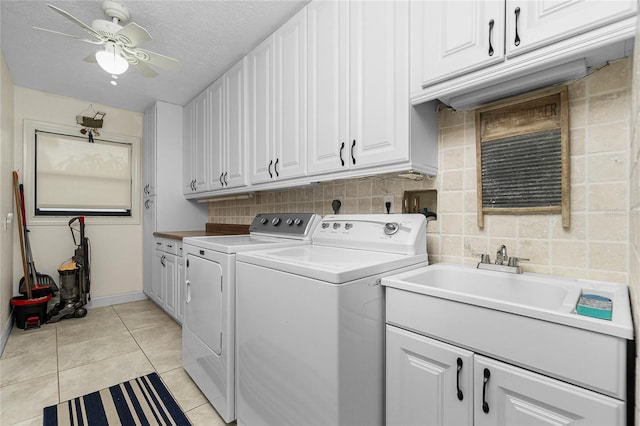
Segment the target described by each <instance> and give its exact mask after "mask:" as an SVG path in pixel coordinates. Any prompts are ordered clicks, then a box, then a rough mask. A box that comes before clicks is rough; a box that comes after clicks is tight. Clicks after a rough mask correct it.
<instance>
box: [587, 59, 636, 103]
mask: <svg viewBox="0 0 640 426" xmlns="http://www.w3.org/2000/svg"><path fill="white" fill-rule="evenodd" d="M587 81H588V87H587V90H588V92H589V95H597V94H599V93H606V92H610V91H612V90H620V89H625V88H627V87H629V84H630V83H631V61H629V60H620V61H614V62H610V63H609V64H608V65H606V66H604V67H602V68H601V69H600V70H599V71H598V73H597V74H596V78H591V79H588V80H587Z"/></svg>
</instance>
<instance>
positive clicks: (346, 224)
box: [344, 223, 353, 231]
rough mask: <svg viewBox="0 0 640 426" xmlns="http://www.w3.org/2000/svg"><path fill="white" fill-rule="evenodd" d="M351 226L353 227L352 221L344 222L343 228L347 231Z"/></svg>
mask: <svg viewBox="0 0 640 426" xmlns="http://www.w3.org/2000/svg"><path fill="white" fill-rule="evenodd" d="M351 228H353V223H345V224H344V229H346V230H347V231H348V230H349V229H351Z"/></svg>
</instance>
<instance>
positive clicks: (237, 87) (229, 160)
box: [223, 59, 247, 188]
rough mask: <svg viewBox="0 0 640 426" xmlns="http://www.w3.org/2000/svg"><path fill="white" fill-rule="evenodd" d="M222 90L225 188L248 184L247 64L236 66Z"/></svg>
mask: <svg viewBox="0 0 640 426" xmlns="http://www.w3.org/2000/svg"><path fill="white" fill-rule="evenodd" d="M223 79H224V87H225V111H226V116H225V121H224V122H225V128H226V133H225V141H226V143H225V150H224V159H225V165H226V167H225V169H224V175H223V182H224V186H225V188H234V187H239V186H245V185H246V184H247V173H246V170H247V167H246V164H247V156H246V136H247V115H246V104H247V102H246V96H247V62H246V60H245V59H243V60H241V61H240V62H238V63H237V64H236V65H234V66H233V68H231V69H230V70H229V71H227V72H226V73H225V75H224V77H223Z"/></svg>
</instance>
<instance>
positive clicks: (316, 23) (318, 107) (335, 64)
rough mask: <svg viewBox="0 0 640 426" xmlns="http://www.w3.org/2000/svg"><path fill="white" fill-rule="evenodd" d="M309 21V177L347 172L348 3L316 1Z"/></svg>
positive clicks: (309, 9) (310, 9)
mask: <svg viewBox="0 0 640 426" xmlns="http://www.w3.org/2000/svg"><path fill="white" fill-rule="evenodd" d="M307 16H308V18H307V22H308V31H307V34H308V40H307V44H308V49H307V50H308V104H307V105H308V118H309V119H308V126H309V128H308V144H307V146H308V148H307V149H308V157H307V158H308V164H307V169H308V171H309V174H317V173H324V172H330V171H336V170H343V169H345V168H348V167H349V162H347V153H348V149H347V142H348V137H349V135H348V129H347V123H348V121H347V118H348V111H347V106H348V99H347V96H348V94H349V91H348V87H349V85H348V81H349V74H348V67H347V66H348V60H349V56H348V55H349V44H348V40H349V35H348V33H347V31H348V22H347V20H348V16H349V15H348V3H347V2H341V1H315V2H311V3H309V5H308V6H307Z"/></svg>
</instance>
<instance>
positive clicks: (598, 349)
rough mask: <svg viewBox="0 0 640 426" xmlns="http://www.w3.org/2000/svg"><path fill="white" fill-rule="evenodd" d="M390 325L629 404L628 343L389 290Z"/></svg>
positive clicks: (452, 302) (443, 300)
mask: <svg viewBox="0 0 640 426" xmlns="http://www.w3.org/2000/svg"><path fill="white" fill-rule="evenodd" d="M386 317H387V323H388V324H392V325H396V326H398V327H401V328H404V329H408V330H411V331H415V332H416V333H420V334H422V335H425V336H429V337H434V338H436V339H439V340H442V341H445V342H449V343H452V344H455V345H456V346H460V347H463V348H466V349H469V350H472V351H474V352H478V353H481V354H485V355H487V356H491V357H492V358H496V359H500V360H502V361H505V362H508V363H510V364H514V365H518V366H520V367H523V368H527V369H530V370H534V371H538V372H541V373H543V374H546V375H549V376H551V377H555V378H557V379H560V380H563V381H567V382H570V383H575V384H577V385H579V386H583V387H586V388H588V389H591V390H593V391H596V392H600V393H603V394H605V395H609V396H612V397H614V398H618V399H621V400H626V398H627V395H626V377H625V371H626V362H627V341H626V340H624V339H621V338H617V337H613V336H608V335H605V334H600V333H594V332H591V331H588V330H583V329H579V328H574V327H567V326H563V325H559V324H554V323H551V322H547V321H541V320H537V319H533V318H528V317H523V316H520V315H514V314H509V313H506V312H501V311H496V310H492V309H486V308H481V307H478V306H474V305H468V304H465V303H459V302H454V301H451V300H446V299H439V298H436V297H430V296H425V295H421V294H417V293H411V292H408V291H403V290H398V289H394V288H389V287H387V288H386Z"/></svg>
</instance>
